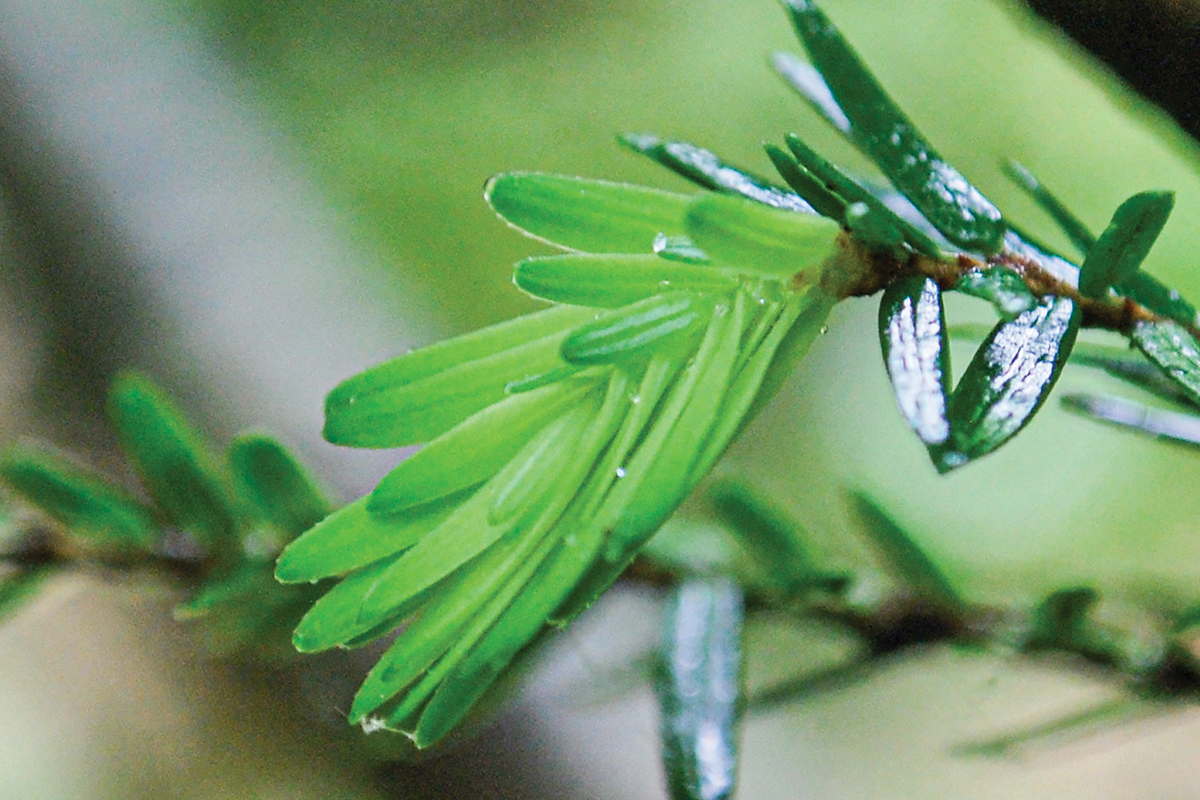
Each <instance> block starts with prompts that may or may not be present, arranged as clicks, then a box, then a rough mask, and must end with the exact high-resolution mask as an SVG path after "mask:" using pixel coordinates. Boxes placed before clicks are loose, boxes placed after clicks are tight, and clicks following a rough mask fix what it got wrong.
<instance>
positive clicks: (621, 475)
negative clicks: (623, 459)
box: [617, 467, 625, 478]
mask: <svg viewBox="0 0 1200 800" xmlns="http://www.w3.org/2000/svg"><path fill="white" fill-rule="evenodd" d="M617 477H618V478H624V477H625V468H624V467H617Z"/></svg>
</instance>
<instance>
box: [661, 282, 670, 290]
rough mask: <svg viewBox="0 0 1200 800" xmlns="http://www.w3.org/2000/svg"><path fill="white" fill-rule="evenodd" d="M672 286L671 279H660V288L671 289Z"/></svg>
mask: <svg viewBox="0 0 1200 800" xmlns="http://www.w3.org/2000/svg"><path fill="white" fill-rule="evenodd" d="M670 287H671V282H670V281H659V282H658V288H660V289H669V288H670Z"/></svg>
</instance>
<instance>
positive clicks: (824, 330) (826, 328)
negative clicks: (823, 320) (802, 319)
mask: <svg viewBox="0 0 1200 800" xmlns="http://www.w3.org/2000/svg"><path fill="white" fill-rule="evenodd" d="M827 333H829V326H828V325H822V326H821V335H822V336H824V335H825V334H827Z"/></svg>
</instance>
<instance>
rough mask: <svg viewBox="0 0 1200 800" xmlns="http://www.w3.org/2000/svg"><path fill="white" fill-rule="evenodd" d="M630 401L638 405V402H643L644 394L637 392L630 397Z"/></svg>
mask: <svg viewBox="0 0 1200 800" xmlns="http://www.w3.org/2000/svg"><path fill="white" fill-rule="evenodd" d="M629 402H631V403H633V404H634V405H635V406H636V405H637V404H638V403H640V402H642V396H641V395H640V394H635V395H633V396H632V397H630V398H629Z"/></svg>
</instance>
